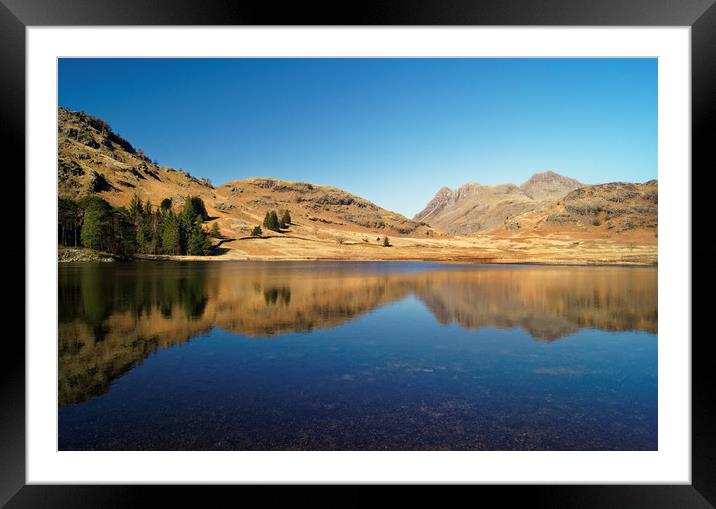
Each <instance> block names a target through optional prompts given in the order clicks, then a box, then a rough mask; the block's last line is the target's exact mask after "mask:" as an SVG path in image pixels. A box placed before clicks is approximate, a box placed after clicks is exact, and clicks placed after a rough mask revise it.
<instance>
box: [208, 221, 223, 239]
mask: <svg viewBox="0 0 716 509" xmlns="http://www.w3.org/2000/svg"><path fill="white" fill-rule="evenodd" d="M209 236H211V237H214V238H215V239H220V238H221V230H220V229H219V223H216V222H215V223H213V224H212V225H211V230H209Z"/></svg>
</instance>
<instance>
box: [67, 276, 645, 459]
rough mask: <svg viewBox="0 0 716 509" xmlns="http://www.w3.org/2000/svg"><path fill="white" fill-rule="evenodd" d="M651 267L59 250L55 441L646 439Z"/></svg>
mask: <svg viewBox="0 0 716 509" xmlns="http://www.w3.org/2000/svg"><path fill="white" fill-rule="evenodd" d="M656 333H657V271H656V269H655V268H636V267H537V266H495V265H491V266H485V265H445V264H442V265H441V264H431V263H400V262H385V263H369V262H236V263H231V262H213V263H212V262H206V263H204V262H191V263H178V262H136V263H111V264H60V267H59V348H58V351H59V371H58V399H59V407H60V409H59V448H60V449H62V450H71V449H81V450H84V449H105V450H120V449H133V450H140V449H160V450H170V449H198V450H210V449H211V450H213V449H232V450H249V449H258V450H273V449H279V450H288V449H301V450H314V449H322V450H408V449H428V450H438V449H451V450H513V449H518V450H519V449H524V450H643V449H648V450H654V449H656V448H657V336H656Z"/></svg>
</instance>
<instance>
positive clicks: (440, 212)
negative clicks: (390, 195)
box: [414, 171, 581, 235]
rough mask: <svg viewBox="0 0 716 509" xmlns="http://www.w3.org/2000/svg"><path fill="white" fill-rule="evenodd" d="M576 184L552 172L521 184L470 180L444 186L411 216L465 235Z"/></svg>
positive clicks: (541, 203)
mask: <svg viewBox="0 0 716 509" xmlns="http://www.w3.org/2000/svg"><path fill="white" fill-rule="evenodd" d="M579 187H581V184H580V183H579V182H577V181H576V180H574V179H571V178H568V177H563V176H561V175H558V174H556V173H554V172H551V171H548V172H544V173H536V174H535V175H533V176H532V177H531V178H530V179H529V180H528V181H527V182H525V183H524V184H522V185H521V186H516V185H514V184H501V185H496V186H483V185H480V184H476V183H471V184H465V185H463V186H461V187H459V188H458V189H456V190H452V189H448V188H447V187H443V188H442V189H440V190H439V191H438V192H437V193H436V195H435V197H434V198H433V199H432V200H431V201H430V202H429V203H428V204H427V205H426V207H425V208H424V209H423V210H422V211H421V212H419V213H418V214H416V215H415V217H414V219H415V220H416V221H423V222H427V223H429V224H430V225H431V226H432V227H434V228H437V229H439V230H442V231H445V232H447V233H452V234H456V235H467V234H471V233H475V232H479V231H484V230H489V229H491V228H493V227H495V226H497V225H500V224H502V222H503V221H504V220H505V218H506V217H512V216H516V215H519V214H523V213H525V212H529V211H532V210H536V209H538V208H541V207H542V206H544V205H545V204H546V203H548V202H550V201H552V200H556V199H559V198H561V197H563V196H564V195H566V194H567V193H568V192H570V191H572V190H574V189H577V188H579Z"/></svg>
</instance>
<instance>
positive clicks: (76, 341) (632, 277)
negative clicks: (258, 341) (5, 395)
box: [59, 262, 657, 406]
mask: <svg viewBox="0 0 716 509" xmlns="http://www.w3.org/2000/svg"><path fill="white" fill-rule="evenodd" d="M408 296H415V297H416V298H417V299H419V300H420V301H422V302H423V303H424V304H425V307H426V308H427V309H428V310H429V311H430V312H431V313H432V315H433V316H434V317H435V319H436V320H437V321H438V322H439V323H441V324H453V323H454V324H458V325H459V326H460V327H462V328H465V329H471V330H472V329H474V330H477V329H480V328H483V327H496V328H512V327H520V328H522V329H524V330H525V331H527V332H528V333H529V334H530V335H531V336H532V337H533V338H534V339H535V340H538V341H555V340H558V339H560V338H562V337H564V336H565V335H568V334H572V333H574V332H576V331H577V330H579V329H582V328H595V329H603V330H610V331H626V330H630V331H631V330H634V331H647V332H651V333H655V332H656V330H657V278H656V269H651V268H619V267H537V266H534V267H531V266H520V267H514V266H512V267H503V266H459V265H452V266H451V265H436V264H420V263H365V262H358V263H352V262H335V263H331V262H320V263H314V262H270V263H261V262H239V263H230V262H222V263H203V262H192V263H173V262H141V263H114V264H71V265H63V264H61V266H60V269H59V402H60V406H63V405H67V404H70V403H77V402H81V401H83V400H85V399H87V398H88V397H91V396H95V395H99V394H102V393H104V392H105V391H106V390H107V388H108V387H109V384H110V383H111V382H112V380H114V379H116V378H117V377H119V376H120V375H122V374H123V373H125V372H126V371H128V370H129V369H131V368H132V366H134V365H135V364H137V363H138V362H141V361H142V360H143V359H144V358H146V357H147V356H148V355H149V354H150V353H151V352H153V351H154V350H156V349H157V348H158V347H169V346H172V345H175V344H178V343H181V342H184V341H186V340H187V339H189V338H191V337H192V336H195V335H197V334H200V333H204V332H208V331H210V330H211V329H212V328H213V327H219V328H221V329H224V330H226V331H230V332H232V333H235V334H237V335H240V336H243V337H249V338H269V337H271V336H274V335H277V334H282V333H289V332H301V331H311V330H316V329H323V328H331V327H336V326H339V325H341V324H343V323H346V322H347V321H349V320H351V319H353V318H355V317H358V316H361V315H365V314H367V313H370V312H371V311H373V310H375V309H377V308H379V307H380V306H382V305H384V304H386V303H390V302H393V301H398V300H401V299H404V298H406V297H408ZM238 339H240V338H238Z"/></svg>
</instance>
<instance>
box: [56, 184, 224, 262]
mask: <svg viewBox="0 0 716 509" xmlns="http://www.w3.org/2000/svg"><path fill="white" fill-rule="evenodd" d="M58 209H59V210H58V212H59V213H58V239H59V243H60V244H62V245H64V246H75V247H78V246H84V247H88V248H91V249H96V250H99V251H106V252H109V253H115V254H134V253H145V254H170V255H208V254H211V251H212V245H211V240H210V238H209V237H210V236H215V237H219V236H220V235H219V230H218V226H217V225H214V226H213V227H212V230H211V231H210V232H209V233H207V232H206V231H204V228H203V223H204V221H206V220H207V219H208V218H209V215H208V214H207V212H206V207H205V206H204V202H203V201H202V199H201V198H199V197H198V196H187V197H186V199H185V200H184V205H183V207H182V209H181V211H180V212H179V213H178V214H177V213H175V212H174V210H173V204H172V199H171V198H165V199H164V200H162V201H161V203H160V204H159V206H158V207H156V208H155V207H154V206H153V205H152V203H151V201H149V200H147V201H146V202H144V203H143V202H142V201H141V200H140V198H139V196H137V195H136V194H135V195H134V196H133V197H132V201H131V203H130V206H129V209H127V208H126V207H113V206H111V205H110V204H109V203H107V201H106V200H104V199H102V198H100V197H99V196H86V197H84V198H81V199H80V200H77V201H75V200H71V199H68V198H60V199H59V204H58Z"/></svg>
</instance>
